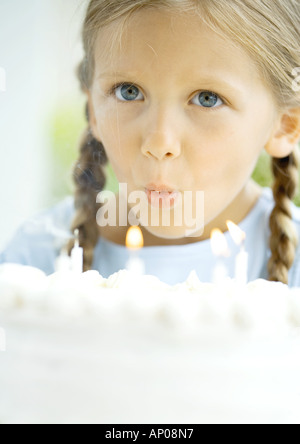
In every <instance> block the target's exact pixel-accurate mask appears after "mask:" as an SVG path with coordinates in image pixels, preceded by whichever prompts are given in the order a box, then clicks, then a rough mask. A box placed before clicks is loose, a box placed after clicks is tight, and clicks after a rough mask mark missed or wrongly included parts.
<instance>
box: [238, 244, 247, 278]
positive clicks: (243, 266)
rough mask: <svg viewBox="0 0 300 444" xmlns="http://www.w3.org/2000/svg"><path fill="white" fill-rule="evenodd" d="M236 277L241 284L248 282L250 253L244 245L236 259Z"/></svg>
mask: <svg viewBox="0 0 300 444" xmlns="http://www.w3.org/2000/svg"><path fill="white" fill-rule="evenodd" d="M235 279H236V281H237V282H238V283H239V284H241V285H246V284H247V283H248V253H247V252H246V250H245V247H244V246H243V245H242V247H241V251H240V252H239V253H238V254H237V256H236V260H235Z"/></svg>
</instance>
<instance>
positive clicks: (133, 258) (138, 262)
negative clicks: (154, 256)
mask: <svg viewBox="0 0 300 444" xmlns="http://www.w3.org/2000/svg"><path fill="white" fill-rule="evenodd" d="M126 270H128V271H132V272H133V273H135V274H138V275H143V274H145V264H144V262H143V261H142V259H140V258H139V257H138V256H137V254H136V252H134V251H132V252H130V258H129V260H128V262H127V264H126Z"/></svg>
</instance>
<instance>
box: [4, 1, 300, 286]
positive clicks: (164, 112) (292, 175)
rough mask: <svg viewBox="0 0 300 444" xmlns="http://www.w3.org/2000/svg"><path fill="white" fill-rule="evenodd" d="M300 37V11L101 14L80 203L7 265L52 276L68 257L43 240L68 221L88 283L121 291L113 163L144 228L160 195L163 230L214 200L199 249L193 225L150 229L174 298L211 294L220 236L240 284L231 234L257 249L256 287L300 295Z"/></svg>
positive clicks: (119, 5) (289, 5) (151, 256)
mask: <svg viewBox="0 0 300 444" xmlns="http://www.w3.org/2000/svg"><path fill="white" fill-rule="evenodd" d="M299 29H300V1H298V0H273V1H272V2H270V1H268V0H226V2H220V1H219V0H186V1H185V0H180V1H179V0H151V1H149V0H147V1H146V0H109V1H108V0H91V1H90V2H89V5H88V8H87V13H86V18H85V21H84V27H83V45H84V51H85V57H84V60H83V61H82V63H81V64H80V66H79V70H78V75H79V80H80V83H81V88H82V90H83V92H84V93H85V94H86V97H87V108H86V117H87V121H88V127H87V130H86V132H85V134H84V136H83V139H82V141H81V147H80V158H79V161H78V162H77V164H76V167H75V171H74V178H75V182H76V186H77V189H76V194H75V200H73V199H68V200H67V201H64V202H62V203H61V204H60V205H59V206H57V207H55V208H54V209H52V210H50V211H47V212H45V213H44V214H42V215H39V216H38V217H37V218H36V219H35V220H34V221H33V222H34V223H33V222H32V221H31V222H29V223H27V224H25V226H23V227H21V229H20V230H19V232H18V234H17V235H16V237H15V239H14V240H13V241H12V242H11V244H10V245H9V246H8V247H7V249H6V251H5V252H3V254H2V256H1V261H2V262H5V261H6V262H18V263H23V264H28V265H33V266H36V267H38V268H41V269H43V270H44V271H45V272H46V273H48V274H50V273H52V272H53V271H54V261H55V258H56V257H57V255H58V253H59V248H60V246H58V244H56V243H55V241H56V240H57V237H56V236H55V233H54V232H51V230H50V231H47V230H45V229H44V228H43V227H44V226H45V223H46V222H45V221H47V223H48V226H49V224H50V225H51V224H52V225H57V224H58V221H60V225H61V227H63V228H64V229H67V228H69V227H71V231H74V230H75V229H79V231H80V243H81V246H82V247H84V269H85V270H88V269H96V270H98V271H99V272H100V273H101V274H102V275H103V276H104V277H108V276H109V275H110V274H112V273H113V272H116V271H118V270H119V269H122V268H125V263H126V260H127V258H128V257H127V251H126V247H125V237H126V233H127V230H128V228H129V225H130V224H129V223H128V221H127V223H126V224H121V223H120V222H119V221H118V217H117V219H116V220H117V222H118V223H117V224H116V226H106V227H99V224H97V218H96V215H97V212H98V210H99V208H100V204H99V203H97V195H98V193H99V192H100V191H101V190H103V188H104V186H105V173H104V169H103V168H104V166H105V165H106V164H107V161H108V159H109V161H110V163H111V165H112V167H113V169H114V171H115V173H116V176H117V178H118V180H119V182H120V183H123V184H125V183H126V184H127V186H128V193H131V192H134V191H139V192H140V193H144V195H145V196H147V197H148V198H149V200H146V201H143V202H144V203H142V204H141V207H140V211H141V213H143V214H146V210H149V212H150V213H149V214H151V211H152V212H153V211H154V207H155V205H154V200H155V199H154V198H153V196H154V195H155V196H156V198H157V197H158V198H160V200H161V201H162V202H164V203H163V204H161V205H160V206H159V212H160V216H162V214H163V213H164V214H165V213H166V212H167V213H170V214H171V215H173V213H174V212H175V208H176V206H175V205H174V199H175V197H179V196H183V195H184V194H185V193H186V192H187V191H189V192H191V193H192V196H195V195H196V193H197V191H199V190H200V191H203V192H204V207H203V210H204V211H203V214H202V216H203V226H204V229H203V230H202V232H201V231H198V232H196V231H195V232H194V234H193V237H191V236H186V228H187V227H186V226H185V225H184V223H183V224H182V225H181V226H176V225H175V224H174V223H173V224H172V223H170V225H169V226H168V227H165V226H163V225H162V224H161V223H160V224H158V225H155V224H152V225H151V223H149V224H147V223H143V224H142V227H141V229H142V231H143V235H144V241H145V248H144V249H143V250H142V251H141V253H140V256H141V257H142V259H143V260H144V262H145V264H146V272H147V274H153V275H156V276H157V277H159V278H160V279H162V280H163V281H165V282H168V283H170V284H175V283H177V282H181V281H183V280H185V279H186V277H187V275H188V273H189V272H190V271H191V270H192V269H195V270H196V271H197V273H198V275H199V278H200V279H201V280H203V281H209V280H210V279H211V275H212V273H211V271H212V269H213V267H214V257H213V254H212V252H211V249H210V240H209V236H210V232H211V230H212V229H213V228H219V229H220V230H222V231H223V232H224V233H225V237H226V238H227V241H228V243H229V244H230V248H231V251H232V256H231V257H230V258H228V261H227V265H228V267H229V271H230V274H231V275H232V276H233V273H234V258H235V254H234V253H235V252H236V251H237V250H236V249H235V247H234V246H233V244H232V242H231V240H230V236H229V233H228V231H227V227H226V221H227V220H232V221H233V222H235V223H236V224H238V225H239V226H240V227H241V228H242V229H243V231H245V232H246V235H247V238H246V248H247V250H248V252H249V257H250V275H249V278H250V279H251V280H254V279H257V278H265V279H270V280H273V281H281V282H283V283H289V285H290V286H298V285H300V252H299V250H298V234H299V232H300V211H299V209H297V208H296V207H295V206H294V205H293V204H292V202H291V200H292V199H293V197H294V195H295V191H296V189H297V179H298V152H297V149H298V148H297V144H298V141H299V139H300V93H299V90H300V87H299V88H298V86H299V85H298V81H297V74H298V70H297V68H298V67H300V44H299V42H300V31H299ZM299 71H300V69H299ZM263 149H265V150H266V151H267V153H269V154H270V156H271V157H272V166H273V173H274V185H273V195H272V192H271V190H269V189H261V188H260V187H259V186H258V185H256V184H255V183H254V182H253V181H252V180H251V175H252V172H253V170H254V168H255V165H256V163H257V160H258V158H259V156H260V154H261V152H262V150H263ZM171 192H173V194H172V195H170V193H171ZM151 196H152V198H153V200H152V201H151ZM174 196H175V197H174ZM116 197H117V210H118V208H119V205H120V208H121V207H122V205H123V206H124V205H125V206H126V209H127V214H129V212H130V211H131V210H133V205H132V203H130V202H129V201H128V199H126V201H125V198H124V196H123V195H122V193H119V194H118V195H117V196H116ZM173 198H174V199H173ZM145 202H146V203H145ZM195 202H196V201H195V199H194V197H193V198H192V203H193V204H194V205H195ZM146 206H147V208H146ZM156 207H157V205H156ZM156 210H157V208H156ZM148 220H150V216H149V219H147V221H148ZM160 220H161V219H160ZM171 220H172V218H171ZM144 222H146V219H145V220H144ZM33 226H34V227H35V229H33V230H32V227H33ZM37 226H39V227H40V231H39V234H37V233H36V227H37ZM73 245H74V241H72V242H70V243H69V245H68V249H69V251H70V250H71V249H72V247H73Z"/></svg>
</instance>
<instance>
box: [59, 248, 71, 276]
mask: <svg viewBox="0 0 300 444" xmlns="http://www.w3.org/2000/svg"><path fill="white" fill-rule="evenodd" d="M71 265H72V263H71V258H70V256H69V255H68V252H67V250H66V249H65V248H64V249H63V250H62V251H61V253H60V255H59V256H58V258H57V259H56V261H55V271H56V272H60V271H70V270H71Z"/></svg>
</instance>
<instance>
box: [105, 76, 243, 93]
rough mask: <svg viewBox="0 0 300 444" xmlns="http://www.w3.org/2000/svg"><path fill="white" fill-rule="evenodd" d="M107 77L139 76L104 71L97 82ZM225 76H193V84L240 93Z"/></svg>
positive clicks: (136, 77)
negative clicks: (208, 85)
mask: <svg viewBox="0 0 300 444" xmlns="http://www.w3.org/2000/svg"><path fill="white" fill-rule="evenodd" d="M107 77H124V78H126V77H132V80H135V81H138V78H139V76H138V75H137V73H136V72H134V71H127V72H126V73H125V72H121V71H112V72H109V71H105V72H102V73H100V74H99V75H98V76H97V80H98V79H101V78H107ZM224 77H225V76H221V77H212V76H204V77H203V78H200V76H199V79H196V76H195V82H199V83H200V82H201V83H204V84H217V85H218V86H220V87H222V88H225V89H229V90H234V91H236V92H239V93H242V91H241V89H240V88H239V86H238V84H237V82H234V81H233V82H230V81H228V80H227V81H226V80H224Z"/></svg>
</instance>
